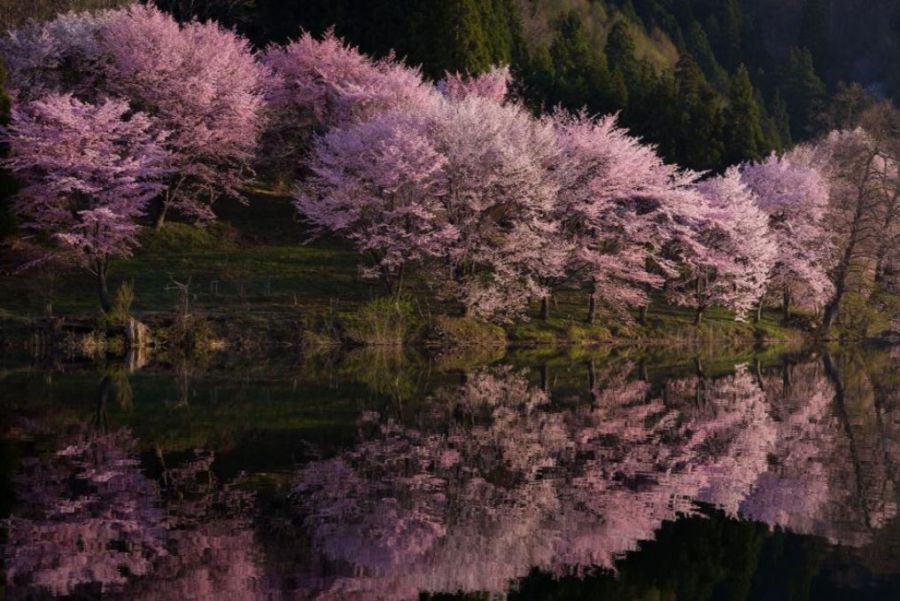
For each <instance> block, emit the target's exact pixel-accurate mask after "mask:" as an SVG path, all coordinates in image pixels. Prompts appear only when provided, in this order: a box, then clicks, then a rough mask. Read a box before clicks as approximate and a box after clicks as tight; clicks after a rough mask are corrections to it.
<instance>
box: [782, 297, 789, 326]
mask: <svg viewBox="0 0 900 601" xmlns="http://www.w3.org/2000/svg"><path fill="white" fill-rule="evenodd" d="M781 308H782V311H783V312H784V321H785V323H787V322H789V321H790V320H791V293H790V291H789V290H785V291H784V296H783V299H782V305H781Z"/></svg>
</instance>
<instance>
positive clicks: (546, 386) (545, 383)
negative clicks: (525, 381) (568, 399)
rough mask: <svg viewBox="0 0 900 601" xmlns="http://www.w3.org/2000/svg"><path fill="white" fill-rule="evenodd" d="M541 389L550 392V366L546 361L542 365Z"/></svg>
mask: <svg viewBox="0 0 900 601" xmlns="http://www.w3.org/2000/svg"><path fill="white" fill-rule="evenodd" d="M541 390H543V391H544V392H550V367H549V366H548V365H547V364H546V363H544V364H543V365H541Z"/></svg>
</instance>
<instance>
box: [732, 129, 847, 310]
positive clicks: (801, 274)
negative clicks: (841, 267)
mask: <svg viewBox="0 0 900 601" xmlns="http://www.w3.org/2000/svg"><path fill="white" fill-rule="evenodd" d="M812 155H813V149H812V148H809V147H806V146H798V147H796V148H794V149H793V150H791V151H790V152H788V153H786V154H785V155H784V156H782V157H777V156H775V155H772V156H770V157H769V158H768V159H766V160H765V161H763V162H761V163H756V164H748V165H744V166H742V168H741V179H742V180H743V182H744V183H745V184H746V185H747V186H748V187H749V188H750V190H752V191H753V193H754V194H755V195H756V198H757V199H758V203H759V206H760V208H761V209H762V210H763V211H765V212H766V214H768V215H769V227H770V230H771V232H772V236H773V237H774V239H775V242H776V244H777V247H778V255H777V259H776V262H775V265H774V266H773V268H772V273H771V276H770V279H769V292H770V293H771V292H775V293H778V294H780V296H781V297H782V299H783V310H784V318H785V319H786V320H787V319H788V318H790V308H791V303H792V302H797V303H799V304H801V305H803V306H808V307H813V308H820V307H823V306H824V305H825V303H826V302H827V300H828V299H829V298H830V297H831V294H832V291H833V286H832V284H831V280H830V279H829V277H828V269H829V268H830V267H831V265H832V261H833V255H834V250H833V247H832V241H831V240H830V239H829V236H828V232H827V230H826V229H825V215H826V211H827V210H828V201H829V192H830V187H829V185H828V182H827V181H826V179H825V177H824V175H823V174H822V172H821V170H820V169H819V168H818V167H817V166H816V165H815V164H814V162H813V161H814V158H813V156H812Z"/></svg>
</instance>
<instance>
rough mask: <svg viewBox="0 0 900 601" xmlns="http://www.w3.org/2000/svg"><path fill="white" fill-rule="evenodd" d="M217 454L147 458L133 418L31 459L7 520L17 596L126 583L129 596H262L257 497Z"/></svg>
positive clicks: (123, 590)
mask: <svg viewBox="0 0 900 601" xmlns="http://www.w3.org/2000/svg"><path fill="white" fill-rule="evenodd" d="M212 459H213V458H212V455H210V454H198V455H197V456H195V457H194V458H192V459H189V460H188V461H186V462H184V463H182V464H181V465H180V466H179V467H177V468H172V469H165V470H164V474H163V478H162V481H163V482H162V485H160V484H158V483H157V481H156V480H152V479H150V478H148V477H147V476H146V475H145V474H144V473H143V471H142V470H141V465H140V462H139V460H138V458H137V451H136V448H135V441H134V439H133V438H132V437H131V435H130V434H129V433H128V431H126V430H119V431H117V432H114V433H110V434H106V433H97V432H82V433H81V434H79V435H78V436H76V437H75V438H74V439H73V440H71V441H70V442H69V444H66V445H65V446H64V447H63V448H61V449H60V450H58V451H57V452H55V453H52V454H50V455H48V456H45V457H41V458H33V459H28V460H26V461H24V464H23V466H22V469H21V470H20V472H19V474H18V475H17V478H16V485H17V494H18V496H19V498H20V499H22V500H23V501H24V502H23V503H21V504H20V510H19V511H17V512H16V513H15V514H14V515H13V516H12V517H11V518H10V519H9V520H8V522H7V526H8V531H9V541H8V544H7V545H5V547H4V563H5V569H6V575H7V581H8V583H9V584H10V594H11V596H12V598H18V597H17V596H16V595H21V596H22V597H23V598H31V596H32V595H33V594H34V592H35V591H39V590H46V591H48V592H50V593H52V594H54V595H87V596H97V595H100V594H103V595H110V594H116V595H120V596H122V597H125V598H129V599H159V600H170V599H171V600H173V601H174V600H181V599H252V598H255V597H257V596H260V594H261V593H258V592H257V591H258V583H259V580H260V570H259V567H258V563H257V560H258V558H257V554H256V552H255V549H256V547H255V542H254V536H253V530H252V527H251V526H252V524H251V522H250V516H252V513H251V512H250V511H249V506H250V503H252V498H250V497H248V495H247V493H244V492H242V491H240V490H239V489H237V488H236V487H235V486H234V485H230V484H226V485H221V484H220V483H218V482H216V481H215V477H214V476H213V475H212V472H211V470H210V467H211V463H212Z"/></svg>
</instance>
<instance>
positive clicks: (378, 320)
mask: <svg viewBox="0 0 900 601" xmlns="http://www.w3.org/2000/svg"><path fill="white" fill-rule="evenodd" d="M345 322H346V330H347V336H348V337H349V338H350V339H351V340H353V341H355V342H359V343H363V344H366V345H369V346H394V347H399V346H402V345H403V343H404V342H405V341H406V340H407V337H408V336H409V335H410V334H411V333H412V332H413V330H414V328H415V325H416V313H415V310H414V307H413V304H412V302H410V301H409V300H407V299H394V298H391V297H381V298H376V299H374V300H371V301H369V302H368V303H366V304H364V305H363V306H362V307H360V308H359V309H357V310H356V311H354V312H353V313H352V314H350V315H347V316H346V317H345Z"/></svg>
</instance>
